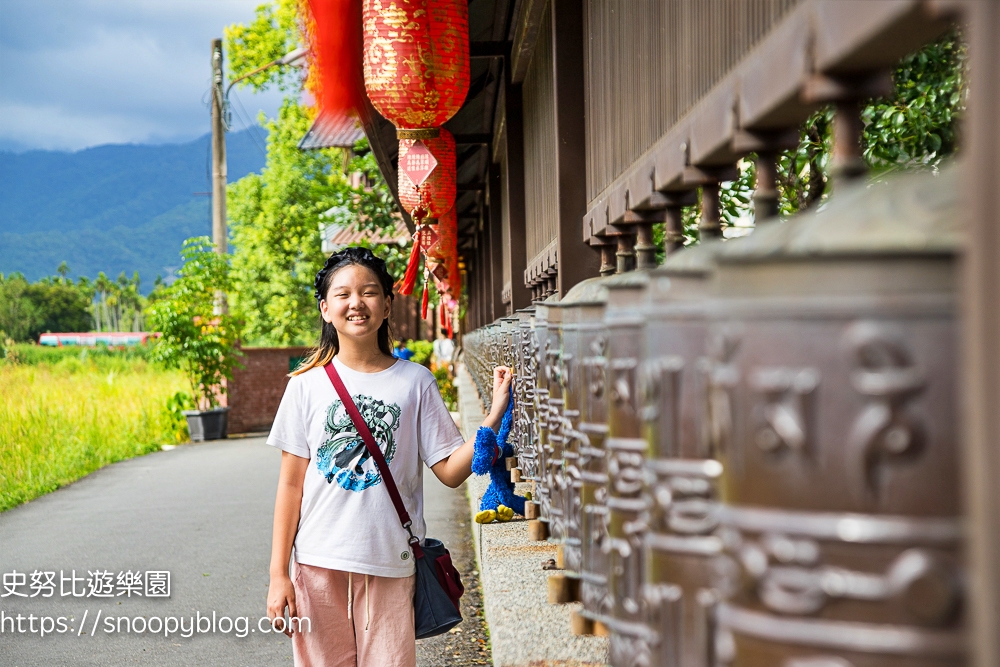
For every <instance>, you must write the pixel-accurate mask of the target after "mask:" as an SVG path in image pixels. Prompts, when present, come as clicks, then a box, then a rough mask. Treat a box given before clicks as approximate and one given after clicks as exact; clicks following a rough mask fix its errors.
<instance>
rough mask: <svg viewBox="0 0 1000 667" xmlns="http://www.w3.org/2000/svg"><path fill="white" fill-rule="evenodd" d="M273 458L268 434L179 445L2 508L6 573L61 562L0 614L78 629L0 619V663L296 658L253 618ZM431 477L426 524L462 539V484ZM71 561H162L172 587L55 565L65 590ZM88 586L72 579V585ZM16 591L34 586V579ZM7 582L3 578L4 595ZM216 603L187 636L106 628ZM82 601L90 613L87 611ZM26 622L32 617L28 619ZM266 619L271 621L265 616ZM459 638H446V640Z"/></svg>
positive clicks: (118, 564) (131, 565)
mask: <svg viewBox="0 0 1000 667" xmlns="http://www.w3.org/2000/svg"><path fill="white" fill-rule="evenodd" d="M280 458H281V453H280V452H278V451H277V450H274V449H272V448H271V447H267V446H266V445H264V439H263V438H246V439H237V440H229V441H223V442H216V443H209V444H200V445H186V446H182V447H178V448H176V449H173V450H171V451H165V452H158V453H155V454H150V455H148V456H144V457H140V458H137V459H132V460H130V461H124V462H121V463H117V464H114V465H111V466H108V467H106V468H104V469H102V470H99V471H97V472H95V473H93V474H91V475H89V476H88V477H86V478H84V479H82V480H80V481H78V482H76V483H75V484H72V485H70V486H68V487H66V488H64V489H60V490H58V491H56V492H54V493H51V494H49V495H47V496H43V497H41V498H38V499H36V500H34V501H32V502H30V503H27V504H25V505H23V506H21V507H17V508H15V509H13V510H10V511H7V512H4V513H3V514H0V573H2V574H4V575H7V576H8V577H9V576H10V573H13V572H14V571H17V572H21V573H31V572H33V571H35V570H39V571H42V572H45V571H54V572H55V573H56V575H55V584H56V590H55V595H54V596H53V597H51V598H47V599H46V598H43V597H34V598H27V599H25V598H20V597H17V596H14V595H7V596H6V597H3V598H0V612H2V614H3V615H6V616H8V617H9V616H11V615H16V614H22V615H23V616H25V617H27V616H28V615H29V614H31V615H34V616H36V617H41V616H50V617H60V616H62V617H65V619H66V624H67V625H68V627H70V628H72V631H71V632H70V633H66V634H51V635H48V636H45V637H40V636H39V634H38V633H37V630H38V629H39V622H38V621H36V622H35V629H36V633H35V634H30V633H24V634H21V633H18V632H14V633H11V631H10V630H11V622H10V621H7V622H6V626H4V627H3V628H2V630H3V632H0V664H3V665H4V666H8V665H9V666H14V665H17V666H21V667H27V666H34V665H45V666H50V665H82V666H89V665H93V666H105V665H166V666H173V665H178V666H179V665H213V666H218V667H223V666H233V667H243V666H251V665H252V666H258V665H291V664H292V659H291V642H290V640H289V639H288V638H286V637H285V636H284V635H281V634H278V635H275V634H266V633H264V632H262V631H261V630H260V629H258V619H259V618H261V617H262V616H264V614H265V599H266V596H267V586H268V574H267V570H268V561H269V559H270V545H271V518H272V512H273V507H274V495H275V489H276V484H277V475H278V466H279V462H280ZM425 482H427V483H428V486H429V488H428V493H427V519H428V524H429V526H428V527H429V531H430V534H432V535H434V536H440V537H444V538H445V539H446V540H454V539H456V535H457V534H458V533H456V531H462V530H463V529H464V530H465V531H466V534H467V528H466V527H464V526H460V525H457V524H458V523H459V522H467V521H468V513H467V512H468V510H467V508H468V506H467V505H466V500H465V494H464V489H462V490H457V491H453V490H451V489H447V488H445V487H443V486H441V485H440V484H439V483H437V481H436V479H433V475H431V474H430V473H429V472H427V474H426V475H425ZM455 508H457V509H455ZM456 512H457V514H456ZM466 525H467V524H466ZM449 546H451V544H449ZM465 560H466V561H467V562H468V560H470V559H469V558H468V557H466V558H465ZM73 570H75V571H76V576H77V577H82V578H83V579H86V578H87V572H88V571H95V570H104V571H110V572H112V573H114V574H115V575H117V573H119V572H122V571H126V570H128V571H140V572H145V571H150V570H157V571H168V572H170V574H171V595H170V597H169V598H168V599H151V598H145V597H141V598H140V597H131V598H129V597H122V596H116V597H114V598H111V599H107V598H95V597H73V596H72V595H71V594H70V595H66V596H62V595H61V594H60V593H61V591H60V572H61V573H62V575H63V576H65V577H66V579H67V581H66V592H67V593H71V590H70V589H71V586H72V580H71V577H72V571H73ZM28 579H29V583H30V577H29V578H28ZM83 585H84V584H83V583H82V582H77V584H76V586H77V592H78V593H79V592H83V591H82V588H83ZM16 590H18V592H22V591H24V592H27V593H29V594H30V593H31V590H30V589H28V588H17V589H16ZM6 592H7V589H6V588H5V587H3V586H0V594H2V593H6ZM213 612H215V616H216V626H215V632H214V633H213V632H211V631H209V632H205V633H195V634H194V635H193V636H191V637H182V636H181V633H180V630H178V631H177V632H176V633H172V634H170V636H164V633H163V631H162V630H161V631H160V632H159V633H158V634H156V635H151V634H150V633H149V632H146V633H145V634H127V633H126V632H124V631H122V632H114V633H110V634H109V633H105V631H104V630H105V628H106V627H107V626H106V620H105V619H106V618H107V617H108V616H109V615H110V616H112V617H129V618H130V619H132V618H135V617H145V618H148V619H152V618H153V617H160V618H162V617H166V616H174V617H183V618H184V619H185V620H184V623H186V624H190V623H191V621H190V619H191V618H192V617H196V615H197V614H200V615H201V616H206V615H207V616H208V617H209V618H211V616H212V613H213ZM99 613H100V614H101V621H100V623H99V624H98V625H97V628H96V630H95V629H94V621H95V619H96V618H97V615H98V614H99ZM85 614H86V622H85V623H81V622H82V621H83V620H84V618H85ZM223 616H228V617H230V618H235V617H245V618H248V619H249V622H248V627H246V630H247V631H246V633H245V634H246V636H245V637H242V638H240V637H237V636H236V635H237V632H238V630H239V628H240V627H241V626H239V625H238V626H237V628H236V629H231V628H228V627H224V626H225V625H226V624H225V623H224V622H220V619H221V617H223ZM154 623H155V621H154ZM0 625H3V616H2V615H0ZM22 625H23V627H24V628H25V629H26V630H27V629H29V622H28V620H24V621H22ZM81 625H82V627H81ZM464 625H466V624H463V626H464ZM124 627H125V626H124V624H123V625H122V626H121V628H122V630H124ZM206 627H210V626H209V624H208V622H206V621H203V622H202V628H206ZM262 627H263V629H267V625H266V624H264V625H263V626H262ZM223 629H226V630H229V631H228V632H223ZM91 634H93V636H91ZM240 634H243V633H240ZM456 639H457V638H454V637H452V638H449V639H447V640H443V641H446V642H447V645H449V646H450V645H451V644H452V643H454V641H455V640H456ZM470 639H471V637H470ZM438 653H440V651H439V650H436V649H435V648H434V647H427V648H424V649H422V650H421V654H422V656H423V658H422V660H421V664H422V665H430V664H432V662H431V661H429V660H428V659H427V658H428V655H430V656H434V655H436V654H438ZM433 664H441V663H438V662H437V661H436V660H435V661H434V662H433ZM463 664H466V663H463Z"/></svg>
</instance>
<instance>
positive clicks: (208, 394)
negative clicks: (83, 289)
mask: <svg viewBox="0 0 1000 667" xmlns="http://www.w3.org/2000/svg"><path fill="white" fill-rule="evenodd" d="M181 255H182V256H183V258H184V266H183V268H182V269H181V270H180V271H178V274H179V276H180V278H178V280H177V281H176V282H175V283H174V284H173V285H171V286H170V287H168V288H166V289H165V290H164V291H163V293H162V294H161V295H160V298H159V299H158V300H157V301H156V302H155V303H153V304H152V305H151V306H150V307H149V311H148V314H147V315H148V318H149V322H150V324H151V326H152V327H153V329H154V330H155V331H158V332H160V334H161V336H160V338H159V339H157V341H156V343H155V344H154V346H153V358H154V359H156V360H157V361H160V362H162V363H163V364H164V365H166V366H167V367H169V368H179V369H180V370H181V371H182V372H183V373H184V374H185V375H186V376H187V379H188V382H189V383H190V386H191V393H192V395H193V396H194V397H195V401H196V404H197V405H198V407H199V408H200V409H208V408H212V407H215V406H217V405H218V396H219V395H221V394H224V393H225V390H226V389H225V386H224V385H223V382H222V381H223V380H224V379H232V377H233V369H234V368H235V367H236V365H237V364H238V356H239V354H238V350H237V342H238V340H239V330H238V328H237V323H236V321H235V320H234V318H233V317H232V316H230V315H228V314H226V313H217V312H215V311H216V307H215V303H216V293H217V291H218V290H229V289H230V288H231V286H232V285H231V283H230V280H229V264H228V262H227V260H226V258H225V257H224V256H222V255H219V254H218V253H216V252H215V246H214V245H213V244H212V242H211V240H210V239H209V238H208V237H206V236H199V237H195V238H191V239H188V240H187V241H185V242H184V248H183V250H181Z"/></svg>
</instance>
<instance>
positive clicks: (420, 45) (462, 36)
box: [362, 0, 469, 129]
mask: <svg viewBox="0 0 1000 667" xmlns="http://www.w3.org/2000/svg"><path fill="white" fill-rule="evenodd" d="M362 19H363V22H364V78H365V89H366V90H367V91H368V98H369V99H370V100H371V102H372V105H374V107H375V108H376V109H378V111H379V113H381V114H382V115H383V116H385V117H386V119H388V120H389V122H391V123H392V124H393V125H395V126H396V127H397V128H400V129H425V128H435V127H440V126H441V125H443V124H444V123H445V121H447V120H448V119H449V118H451V117H452V116H454V115H455V113H457V112H458V110H459V108H461V106H462V104H463V103H464V102H465V96H466V94H467V93H468V92H469V7H468V0H364V5H363V9H362Z"/></svg>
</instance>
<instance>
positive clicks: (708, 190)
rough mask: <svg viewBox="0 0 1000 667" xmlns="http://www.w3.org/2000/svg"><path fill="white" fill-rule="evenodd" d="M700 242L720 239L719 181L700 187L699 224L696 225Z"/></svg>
mask: <svg viewBox="0 0 1000 667" xmlns="http://www.w3.org/2000/svg"><path fill="white" fill-rule="evenodd" d="M698 231H699V232H700V233H701V240H702V241H704V240H706V239H710V238H722V217H721V213H720V211H719V181H715V180H713V181H709V182H708V183H705V184H704V185H702V186H701V222H700V223H699V224H698Z"/></svg>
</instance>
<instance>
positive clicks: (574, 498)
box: [552, 278, 605, 578]
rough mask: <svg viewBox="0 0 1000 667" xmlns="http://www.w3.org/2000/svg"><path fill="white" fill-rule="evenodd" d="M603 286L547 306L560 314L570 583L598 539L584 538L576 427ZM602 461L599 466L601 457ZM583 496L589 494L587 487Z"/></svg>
mask: <svg viewBox="0 0 1000 667" xmlns="http://www.w3.org/2000/svg"><path fill="white" fill-rule="evenodd" d="M603 282H604V279H602V278H591V279H589V280H585V281H583V282H581V283H579V284H577V285H576V286H574V287H573V289H571V290H570V291H569V292H568V293H567V294H566V296H565V297H564V298H563V299H562V300H561V301H559V302H558V303H557V304H552V307H553V308H556V307H557V308H558V309H559V311H560V318H561V322H562V325H561V351H560V356H559V380H560V384H561V387H562V397H563V413H562V417H563V419H562V428H561V435H562V445H563V448H562V460H563V469H562V472H563V478H562V488H561V492H562V493H561V495H562V508H563V513H564V515H563V520H564V537H563V560H564V565H565V569H566V574H567V575H568V576H571V577H574V578H580V576H581V572H582V563H583V548H584V545H585V543H586V547H587V548H588V549H592V548H600V535H598V536H597V539H598V541H597V542H596V545H595V543H594V542H592V539H593V536H588V537H587V539H586V540H585V539H584V533H583V506H584V465H587V466H591V465H592V459H593V458H594V456H593V452H591V451H590V449H589V446H590V442H589V438H588V436H587V434H586V433H584V432H583V431H581V430H580V423H581V420H582V419H584V415H585V413H586V412H587V384H586V377H585V373H584V366H583V360H584V359H586V358H587V357H588V356H589V354H590V350H591V348H592V346H593V344H594V341H595V339H596V338H597V337H598V336H599V335H600V333H601V331H602V330H603V320H602V316H603V307H604V299H605V296H604V295H605V290H604V286H603ZM601 458H602V461H603V451H602V452H601ZM588 491H592V488H591V487H588ZM591 496H592V493H591ZM588 528H589V526H588ZM588 555H589V554H588Z"/></svg>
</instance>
